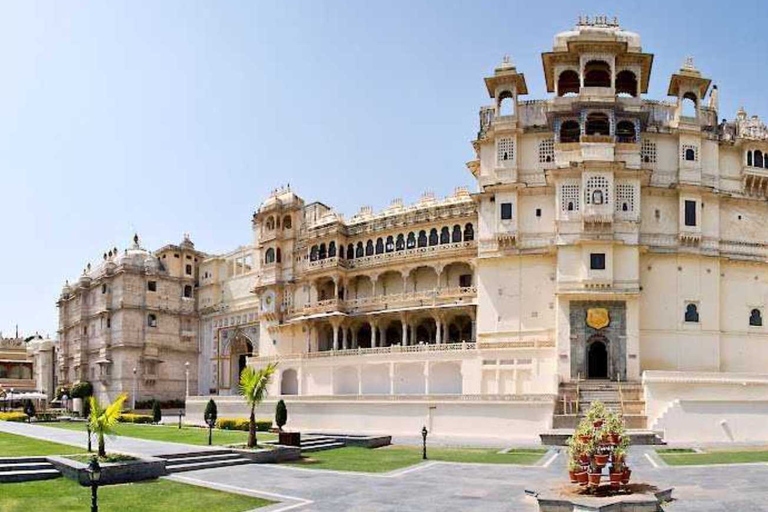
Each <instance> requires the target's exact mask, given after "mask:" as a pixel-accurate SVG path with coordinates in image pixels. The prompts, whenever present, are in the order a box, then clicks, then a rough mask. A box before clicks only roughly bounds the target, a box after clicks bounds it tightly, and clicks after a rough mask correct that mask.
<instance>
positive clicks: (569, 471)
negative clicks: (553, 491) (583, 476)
mask: <svg viewBox="0 0 768 512" xmlns="http://www.w3.org/2000/svg"><path fill="white" fill-rule="evenodd" d="M568 476H569V477H570V478H571V483H572V484H577V483H579V481H578V480H576V472H575V471H571V470H570V469H569V470H568Z"/></svg>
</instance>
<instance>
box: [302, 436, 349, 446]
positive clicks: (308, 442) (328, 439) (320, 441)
mask: <svg viewBox="0 0 768 512" xmlns="http://www.w3.org/2000/svg"><path fill="white" fill-rule="evenodd" d="M339 442H340V441H339V440H337V439H334V438H332V437H325V438H322V439H306V440H305V439H302V440H301V446H312V445H316V444H325V443H339Z"/></svg>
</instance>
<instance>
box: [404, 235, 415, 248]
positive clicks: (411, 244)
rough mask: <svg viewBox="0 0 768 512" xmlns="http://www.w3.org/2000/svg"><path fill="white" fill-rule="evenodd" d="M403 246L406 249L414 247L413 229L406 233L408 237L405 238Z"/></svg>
mask: <svg viewBox="0 0 768 512" xmlns="http://www.w3.org/2000/svg"><path fill="white" fill-rule="evenodd" d="M405 247H406V248H407V249H413V248H414V247H416V235H415V234H414V233H413V231H411V232H410V233H408V238H407V239H406V242H405Z"/></svg>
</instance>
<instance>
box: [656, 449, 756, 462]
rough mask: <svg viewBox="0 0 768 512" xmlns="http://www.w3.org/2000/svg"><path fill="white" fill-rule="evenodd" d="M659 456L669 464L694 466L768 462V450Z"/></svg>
mask: <svg viewBox="0 0 768 512" xmlns="http://www.w3.org/2000/svg"><path fill="white" fill-rule="evenodd" d="M657 453H658V454H659V457H661V459H662V460H663V461H664V462H666V463H667V464H669V465H670V466H696V465H709V464H743V463H745V462H768V450H765V449H762V450H742V451H726V450H722V451H711V452H705V453H689V452H681V451H678V452H662V451H661V450H657Z"/></svg>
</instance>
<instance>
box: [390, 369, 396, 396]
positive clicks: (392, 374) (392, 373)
mask: <svg viewBox="0 0 768 512" xmlns="http://www.w3.org/2000/svg"><path fill="white" fill-rule="evenodd" d="M389 394H390V395H394V394H395V363H389Z"/></svg>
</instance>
